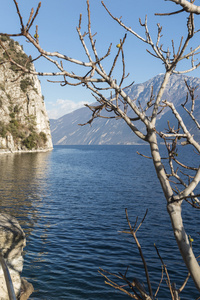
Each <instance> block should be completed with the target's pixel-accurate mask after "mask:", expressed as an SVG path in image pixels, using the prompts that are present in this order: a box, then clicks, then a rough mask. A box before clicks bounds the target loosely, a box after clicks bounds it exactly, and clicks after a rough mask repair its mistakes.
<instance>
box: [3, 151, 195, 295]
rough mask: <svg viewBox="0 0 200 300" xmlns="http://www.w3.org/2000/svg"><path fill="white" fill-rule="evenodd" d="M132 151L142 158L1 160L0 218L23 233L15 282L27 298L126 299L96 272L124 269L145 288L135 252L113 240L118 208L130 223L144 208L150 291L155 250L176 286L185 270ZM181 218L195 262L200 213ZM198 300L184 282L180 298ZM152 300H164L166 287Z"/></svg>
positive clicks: (119, 226)
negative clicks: (29, 288) (12, 220)
mask: <svg viewBox="0 0 200 300" xmlns="http://www.w3.org/2000/svg"><path fill="white" fill-rule="evenodd" d="M138 149H139V151H140V152H142V153H144V154H148V150H147V147H146V146H57V147H55V148H54V150H53V151H52V152H49V153H31V154H15V155H12V154H9V155H1V156H0V170H1V176H0V205H1V206H0V207H1V212H7V213H10V214H12V215H13V216H15V217H16V218H17V219H18V221H19V222H20V224H21V226H22V228H23V229H24V231H25V233H26V237H27V246H26V247H25V249H24V269H23V273H22V276H23V277H26V278H27V279H28V281H30V282H31V283H32V284H33V286H34V288H35V292H34V293H33V294H32V295H31V297H30V299H34V300H36V299H37V300H39V299H42V300H43V299H44V300H46V299H48V300H52V299H61V300H62V299H70V300H76V299H77V300H78V299H80V300H81V299H90V300H94V299H95V300H98V299H105V300H109V299H112V300H114V299H116V300H118V299H119V300H122V299H130V298H129V297H128V296H126V295H125V294H123V293H120V292H118V291H116V290H114V289H112V288H111V287H109V286H107V285H105V284H104V279H103V277H102V276H101V275H100V274H99V273H98V269H99V267H102V268H103V269H105V270H108V271H110V272H113V273H114V272H116V273H117V272H122V273H124V272H125V271H126V268H127V266H129V272H128V277H129V279H130V280H131V278H133V277H137V278H138V279H139V280H141V281H143V282H144V283H145V279H144V271H143V268H142V262H141V260H140V257H139V254H138V250H137V248H136V245H135V244H134V242H133V240H132V239H131V237H130V236H129V235H125V234H120V233H119V231H121V230H128V225H127V222H126V218H125V208H127V209H128V213H129V217H130V220H131V222H132V224H134V223H135V219H136V217H137V216H139V220H141V219H142V218H143V216H144V214H145V211H146V209H147V208H148V214H147V217H146V220H145V222H144V223H143V225H142V227H141V228H140V230H139V231H138V234H137V236H138V238H139V240H140V242H141V245H142V249H143V252H144V255H145V258H146V260H147V264H148V267H149V271H150V278H151V281H152V286H153V290H154V291H155V290H156V288H157V285H158V283H159V280H160V276H161V263H160V261H159V259H158V257H157V254H156V251H155V248H154V246H153V245H154V243H156V245H157V247H158V248H159V251H160V254H161V256H162V258H163V260H164V262H165V263H166V265H167V267H168V272H169V274H170V276H171V281H172V282H173V281H175V282H176V283H177V286H180V285H181V284H182V283H183V281H184V278H185V276H186V275H187V270H186V268H185V266H184V264H183V262H182V259H181V258H180V255H179V252H178V249H177V246H176V242H175V241H174V237H173V232H172V230H171V224H170V219H169V216H168V213H167V211H166V202H165V199H164V197H163V195H162V191H161V188H160V185H159V182H158V179H157V177H156V175H155V171H154V170H153V169H152V162H151V160H149V159H145V158H143V157H141V156H139V155H137V154H136V151H137V150H138ZM190 159H192V158H191V157H190ZM183 212H184V216H185V227H186V229H187V231H188V232H189V233H191V232H192V236H193V238H194V246H193V247H194V251H195V254H196V255H199V254H200V248H199V239H200V236H199V235H198V232H199V231H200V230H199V228H200V226H199V225H200V220H199V218H198V215H199V212H198V211H195V212H193V211H192V210H191V209H190V207H189V206H188V205H187V206H186V205H184V207H183ZM194 220H195V224H194ZM122 284H123V283H122ZM145 284H146V283H145ZM198 296H199V294H198V292H197V291H196V289H195V288H194V285H193V282H192V281H191V280H189V283H188V284H187V286H186V289H185V290H184V292H183V293H182V294H181V299H196V298H197V297H198ZM158 299H170V294H169V292H168V289H167V287H166V282H165V280H164V281H163V283H162V285H161V288H160V292H159V294H158Z"/></svg>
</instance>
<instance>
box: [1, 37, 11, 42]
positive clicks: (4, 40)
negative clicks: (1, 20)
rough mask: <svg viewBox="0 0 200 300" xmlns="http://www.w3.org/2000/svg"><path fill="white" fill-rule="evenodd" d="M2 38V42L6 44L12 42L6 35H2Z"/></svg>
mask: <svg viewBox="0 0 200 300" xmlns="http://www.w3.org/2000/svg"><path fill="white" fill-rule="evenodd" d="M0 38H1V41H2V42H6V41H8V40H10V38H9V36H6V35H1V37H0Z"/></svg>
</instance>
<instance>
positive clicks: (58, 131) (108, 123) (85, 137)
mask: <svg viewBox="0 0 200 300" xmlns="http://www.w3.org/2000/svg"><path fill="white" fill-rule="evenodd" d="M163 77H164V75H163V74H160V75H157V76H156V77H154V78H152V79H150V80H148V81H146V82H144V83H141V84H136V85H133V86H132V87H129V88H127V89H126V93H127V94H128V95H129V97H130V98H131V99H132V100H135V101H138V102H140V104H141V106H142V107H145V103H147V102H148V101H149V99H150V95H151V90H152V87H153V94H154V95H157V93H158V91H159V88H160V86H161V83H162V80H163ZM184 80H186V81H187V83H188V85H190V86H191V87H197V86H198V87H197V89H196V90H195V95H199V96H200V79H199V78H195V77H188V76H184V75H172V76H171V77H170V80H169V82H168V84H167V88H166V90H165V92H164V94H163V97H162V99H163V100H164V99H167V100H168V101H170V102H173V103H174V105H175V106H176V107H177V109H178V111H181V113H182V116H183V117H184V120H185V122H186V123H187V124H188V126H189V128H190V129H191V130H193V132H194V134H196V135H197V134H198V135H199V132H198V131H197V130H196V128H195V126H194V124H193V121H192V120H191V119H190V117H189V116H188V114H187V113H186V112H185V110H184V109H183V108H182V106H181V104H182V103H184V102H185V99H186V95H187V92H188V90H187V87H186V85H185V81H184ZM198 99H199V98H197V100H196V101H195V103H196V118H197V119H198V120H200V110H199V108H200V103H199V102H200V101H199V100H198ZM128 115H132V116H134V114H133V112H131V111H130V110H128ZM90 118H91V111H90V110H89V109H88V108H87V107H83V108H80V109H78V110H76V111H74V112H72V113H70V114H66V115H64V116H63V117H61V118H59V119H57V120H50V125H51V133H52V139H53V143H54V144H55V145H103V144H105V145H106V144H107V145H109V144H110V145H111V144H113V145H118V144H125V145H128V144H138V143H141V140H140V139H139V138H138V137H137V136H136V135H134V134H133V132H132V131H131V129H130V128H129V127H128V126H127V125H126V124H125V122H124V121H123V120H121V119H118V120H116V119H102V118H97V119H95V120H94V121H93V122H92V125H91V126H90V125H85V126H79V125H78V124H84V123H86V122H87V121H88V120H90ZM168 120H169V121H170V124H171V125H173V121H174V117H173V114H172V113H171V111H170V110H169V108H165V109H164V110H163V111H162V113H161V114H160V115H159V117H158V121H157V128H158V130H163V128H167V121H168ZM175 124H177V122H176V123H175ZM136 126H138V128H139V129H140V130H142V131H143V132H145V127H144V126H143V124H141V122H136ZM199 137H200V136H199Z"/></svg>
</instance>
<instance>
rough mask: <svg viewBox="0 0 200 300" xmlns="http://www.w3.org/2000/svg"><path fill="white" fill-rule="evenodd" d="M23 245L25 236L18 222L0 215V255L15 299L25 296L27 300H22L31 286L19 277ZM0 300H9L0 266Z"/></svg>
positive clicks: (5, 215) (8, 216)
mask: <svg viewBox="0 0 200 300" xmlns="http://www.w3.org/2000/svg"><path fill="white" fill-rule="evenodd" d="M25 245H26V239H25V234H24V232H23V230H22V229H21V227H20V225H19V223H18V221H17V220H16V219H15V218H14V217H12V216H10V215H7V214H0V255H2V257H3V259H4V261H5V262H6V265H7V267H8V270H9V273H10V277H11V280H12V284H13V288H14V292H15V295H16V297H18V296H20V295H23V294H24V295H27V298H26V297H24V298H22V299H28V296H29V295H30V292H29V293H28V291H27V290H26V289H30V286H29V285H31V284H28V282H26V280H25V281H24V280H23V279H21V277H20V275H21V272H22V268H23V257H22V251H23V248H24V247H25ZM25 287H26V289H25ZM27 287H28V288H27ZM31 287H32V285H31ZM32 291H33V288H32ZM20 298H21V297H20ZM0 299H2V300H9V296H8V290H7V286H6V281H5V276H4V272H3V268H2V265H0Z"/></svg>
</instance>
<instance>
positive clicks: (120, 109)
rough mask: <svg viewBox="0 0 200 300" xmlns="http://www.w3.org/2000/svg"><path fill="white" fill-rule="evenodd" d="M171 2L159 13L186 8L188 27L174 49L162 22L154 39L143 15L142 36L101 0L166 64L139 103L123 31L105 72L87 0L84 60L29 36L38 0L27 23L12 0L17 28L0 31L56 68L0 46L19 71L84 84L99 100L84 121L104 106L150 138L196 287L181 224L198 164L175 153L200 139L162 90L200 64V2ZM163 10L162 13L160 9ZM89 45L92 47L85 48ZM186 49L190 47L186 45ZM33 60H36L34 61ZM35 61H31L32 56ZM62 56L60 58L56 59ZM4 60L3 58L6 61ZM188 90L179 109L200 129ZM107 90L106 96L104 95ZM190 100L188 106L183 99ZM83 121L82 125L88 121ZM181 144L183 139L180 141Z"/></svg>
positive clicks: (193, 199) (199, 176) (199, 177)
mask: <svg viewBox="0 0 200 300" xmlns="http://www.w3.org/2000/svg"><path fill="white" fill-rule="evenodd" d="M169 1H171V2H174V3H175V4H177V5H178V6H179V10H178V11H173V12H169V13H165V14H162V15H167V16H168V17H169V16H170V15H174V14H180V13H183V12H184V13H185V12H187V19H186V26H187V36H186V37H185V38H183V37H180V43H179V46H178V48H177V49H176V48H175V45H174V41H173V40H172V43H171V45H170V46H169V47H168V48H165V49H164V48H163V46H162V44H161V43H160V40H161V36H162V27H161V25H160V24H157V39H156V41H155V42H154V41H153V39H152V37H151V34H150V32H149V29H148V24H147V17H146V18H145V21H144V23H143V22H142V21H141V20H140V25H141V26H142V27H143V29H144V36H141V35H139V34H137V33H136V32H135V31H134V30H133V29H131V28H130V27H129V26H127V25H125V24H124V23H123V22H122V21H121V18H116V17H115V16H113V14H112V13H111V12H110V11H109V9H108V8H107V7H106V5H105V4H104V2H103V1H102V5H103V6H104V8H105V10H106V11H107V13H108V14H109V15H110V17H111V18H112V19H113V20H114V21H116V22H117V23H118V24H119V25H120V26H122V27H123V28H124V29H125V30H126V32H127V33H128V34H131V35H133V37H135V38H137V39H139V40H140V41H141V42H143V43H145V44H146V45H147V46H148V47H149V48H148V50H147V51H148V52H149V53H150V55H153V57H155V58H156V59H159V60H160V61H161V63H162V64H163V65H164V66H165V74H164V78H163V81H162V84H161V86H160V89H159V92H158V93H157V95H154V94H153V89H152V93H151V95H149V101H148V102H147V103H146V104H145V106H142V105H141V103H138V102H137V99H131V98H130V97H129V96H128V95H127V93H126V89H125V88H126V86H125V85H124V82H125V79H126V77H127V76H126V71H125V59H124V49H123V46H124V43H125V41H126V36H127V33H126V34H125V35H124V37H123V38H122V39H121V41H120V43H119V45H118V46H117V47H118V50H117V54H116V56H115V58H114V61H113V63H112V66H111V68H110V70H109V71H108V72H106V71H105V68H104V66H103V62H104V59H105V58H107V57H108V56H109V55H110V53H111V50H112V47H111V45H110V46H109V48H108V50H107V52H106V53H105V55H104V56H102V57H100V56H99V55H98V51H97V48H96V43H95V38H94V35H93V33H92V29H91V17H90V4H89V0H87V16H88V26H87V31H86V32H83V33H82V28H81V26H82V15H80V19H79V24H78V26H77V33H78V36H79V39H80V41H81V44H82V46H83V50H84V52H85V54H86V56H87V61H85V62H83V61H81V60H77V59H75V58H70V57H68V56H66V55H64V54H60V53H58V52H49V51H46V50H44V49H43V48H42V47H41V45H40V43H39V39H38V36H39V34H38V27H37V26H36V31H35V35H34V36H32V35H31V33H30V30H31V27H32V26H33V23H34V21H35V19H36V17H37V15H38V13H39V9H40V6H41V2H40V3H39V4H38V7H37V10H36V12H35V13H34V11H33V9H32V10H31V13H30V17H29V19H28V21H27V22H26V23H24V21H23V18H22V15H21V13H20V9H19V6H18V4H17V2H16V0H13V3H14V5H15V6H16V10H17V14H18V16H19V20H20V23H21V28H20V32H19V33H1V35H7V36H12V37H16V36H24V37H25V38H26V39H27V40H28V41H29V42H30V43H32V44H33V45H34V47H35V48H36V49H37V50H38V52H39V56H38V57H37V58H35V59H39V58H41V57H43V58H45V59H46V60H48V61H50V62H51V63H52V64H53V65H55V66H56V67H57V72H36V71H35V70H30V69H28V68H27V67H26V66H21V65H19V64H18V63H17V62H16V61H14V60H13V58H12V56H11V55H10V54H9V53H8V51H7V49H6V47H5V46H4V45H3V43H1V47H3V48H4V51H5V52H6V53H7V57H8V60H7V62H9V63H12V64H15V65H16V66H17V67H18V68H19V70H21V72H22V73H24V72H26V73H32V74H35V75H40V76H47V75H48V76H63V77H62V80H59V81H56V82H59V83H60V84H61V85H62V86H65V85H72V86H77V85H84V86H85V87H86V88H88V89H89V90H90V91H91V92H92V94H93V96H94V97H95V99H96V100H97V101H98V102H99V104H98V105H96V106H89V105H88V107H89V108H90V109H91V111H92V117H91V119H90V120H89V121H88V122H87V123H88V124H91V123H92V122H93V121H94V119H95V118H97V117H105V116H104V115H103V113H104V111H107V112H112V113H113V114H112V116H111V117H112V118H113V117H114V118H121V119H123V120H124V121H125V122H126V124H127V125H128V126H129V127H130V128H131V130H132V131H133V133H134V134H136V135H137V136H138V137H139V138H140V139H141V140H142V141H143V142H146V143H148V145H149V147H150V150H151V157H150V158H151V159H152V161H153V165H154V168H155V170H156V173H157V177H158V179H159V181H160V185H161V187H162V190H163V194H164V196H165V198H166V202H167V210H168V213H169V215H170V218H171V224H172V228H173V232H174V235H175V238H176V241H177V245H178V247H179V250H180V253H181V255H182V257H183V260H184V262H185V265H186V266H187V268H188V271H189V273H190V274H191V277H192V279H193V281H194V283H195V285H196V287H197V289H198V290H199V291H200V266H199V264H198V261H197V259H196V257H195V255H194V253H193V249H192V246H191V242H190V241H189V238H188V235H187V234H186V231H185V229H184V225H183V220H182V213H181V205H182V203H183V201H187V202H188V205H191V206H192V207H193V208H194V209H199V208H200V202H199V200H198V196H199V195H198V194H197V192H196V188H197V185H198V184H199V181H200V168H199V166H198V165H197V166H196V167H190V166H187V165H185V164H183V163H182V162H181V161H179V160H178V158H177V155H176V154H177V146H180V145H181V144H182V145H191V146H192V147H193V148H194V149H195V151H196V152H197V154H198V155H199V154H200V144H199V142H198V141H197V140H196V139H195V138H194V136H193V135H192V134H191V133H190V131H189V129H188V128H187V127H186V125H185V123H184V120H183V119H182V116H181V115H180V113H179V112H178V111H177V109H176V107H175V106H174V104H173V103H171V102H169V101H167V100H163V99H162V97H163V93H164V90H165V89H166V86H167V83H168V81H169V78H170V76H171V75H172V74H173V73H175V74H180V73H182V74H183V73H188V72H190V71H192V70H195V69H196V68H198V67H199V66H200V63H197V61H196V60H195V55H197V54H198V53H199V52H198V51H199V49H200V44H199V45H197V46H196V48H194V49H192V48H191V47H190V43H191V40H192V39H193V38H194V36H195V35H196V34H198V30H197V31H195V25H194V24H195V23H194V19H195V15H198V14H199V13H200V6H196V5H195V4H194V0H191V1H190V2H189V1H186V0H169ZM160 15H161V14H160ZM86 38H89V46H88V45H87V40H86ZM89 49H91V51H90V50H89ZM188 49H189V50H188ZM35 59H34V60H35ZM184 59H190V61H191V67H190V68H189V69H186V70H184V71H178V69H177V66H178V65H179V63H180V62H182V61H183V60H184ZM34 60H33V61H34ZM58 60H60V61H58ZM119 60H121V64H122V75H121V78H120V79H118V81H117V79H116V78H113V72H114V69H115V68H116V66H117V62H118V61H119ZM65 61H67V62H70V63H71V64H72V65H79V66H80V74H83V73H82V71H83V70H85V71H84V75H79V74H78V73H74V72H70V71H68V70H67V69H66V68H65V67H64V62H65ZM4 63H6V61H5V62H4ZM186 85H187V89H188V95H187V97H186V102H185V103H184V104H183V105H182V106H183V109H184V110H185V111H186V112H187V113H188V115H189V117H190V118H191V119H192V121H193V122H194V124H195V126H196V127H197V129H199V128H200V124H199V122H198V120H196V119H195V116H194V111H195V93H194V92H195V88H196V87H191V86H189V85H188V84H187V83H186ZM108 91H109V92H110V93H109V97H107V94H108ZM189 101H191V108H190V109H188V107H187V106H186V103H188V102H189ZM128 108H129V110H131V111H132V112H134V117H130V115H129V113H128ZM166 108H167V109H170V110H171V112H172V113H173V114H174V116H175V118H176V123H177V125H176V124H173V126H172V125H171V124H168V129H167V130H163V131H162V132H159V131H158V130H157V128H156V121H157V118H158V116H159V114H160V112H161V111H162V110H163V109H166ZM138 122H140V123H143V125H144V126H145V130H144V131H141V130H139V129H138V126H137V124H138ZM87 123H86V124H87ZM160 139H162V140H163V142H164V143H165V145H166V149H167V152H168V157H167V159H166V158H165V160H163V158H162V157H161V154H160V150H159V143H160ZM180 143H181V144H180ZM165 162H168V163H169V167H170V171H166V168H165V166H164V164H165Z"/></svg>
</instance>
